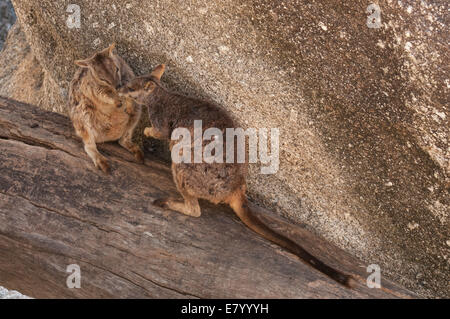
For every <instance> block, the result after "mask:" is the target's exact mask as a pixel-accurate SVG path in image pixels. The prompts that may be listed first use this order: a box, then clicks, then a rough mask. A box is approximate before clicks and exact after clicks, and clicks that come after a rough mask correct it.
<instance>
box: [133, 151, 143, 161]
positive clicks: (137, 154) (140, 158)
mask: <svg viewBox="0 0 450 319" xmlns="http://www.w3.org/2000/svg"><path fill="white" fill-rule="evenodd" d="M134 158H135V159H136V162H138V163H139V164H144V152H142V150H140V149H138V150H137V151H136V152H135V153H134Z"/></svg>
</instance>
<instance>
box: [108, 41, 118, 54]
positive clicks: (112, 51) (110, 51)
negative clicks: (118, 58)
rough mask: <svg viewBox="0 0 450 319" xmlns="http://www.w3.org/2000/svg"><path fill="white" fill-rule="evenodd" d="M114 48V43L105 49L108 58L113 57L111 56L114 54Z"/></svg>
mask: <svg viewBox="0 0 450 319" xmlns="http://www.w3.org/2000/svg"><path fill="white" fill-rule="evenodd" d="M115 48H116V43H115V42H114V43H112V44H111V45H110V46H109V48H108V49H107V50H108V53H109V56H111V57H112V56H113V54H114V49H115Z"/></svg>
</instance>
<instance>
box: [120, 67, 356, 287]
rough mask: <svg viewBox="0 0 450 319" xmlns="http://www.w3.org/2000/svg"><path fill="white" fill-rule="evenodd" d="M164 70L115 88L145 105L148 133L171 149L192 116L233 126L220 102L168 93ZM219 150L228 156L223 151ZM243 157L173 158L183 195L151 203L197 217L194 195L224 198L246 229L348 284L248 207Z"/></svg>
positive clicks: (349, 283)
mask: <svg viewBox="0 0 450 319" xmlns="http://www.w3.org/2000/svg"><path fill="white" fill-rule="evenodd" d="M164 70H165V66H164V65H159V66H158V67H156V68H155V70H154V71H153V72H152V73H150V74H148V75H144V76H140V77H136V78H134V79H132V80H130V81H129V82H128V83H127V84H126V85H125V86H124V87H123V88H121V89H120V90H119V95H120V96H123V97H126V98H133V99H134V100H135V101H136V102H137V103H138V104H141V105H146V106H147V107H148V112H149V118H150V122H151V125H152V127H147V128H146V129H145V131H144V134H145V135H146V136H149V137H153V138H157V139H162V140H169V141H170V149H171V150H172V151H173V148H174V146H175V144H176V142H177V141H174V140H172V133H173V131H174V130H175V129H177V128H186V129H187V130H188V131H189V132H190V133H191V134H193V132H194V121H195V120H202V130H203V132H204V131H205V130H207V129H208V128H217V129H219V130H221V131H222V132H224V131H225V130H226V129H227V128H236V125H235V123H234V121H233V120H232V119H231V117H230V116H229V115H228V113H227V112H225V111H224V110H223V109H221V108H219V107H218V106H216V105H213V104H211V103H208V102H205V101H201V100H197V99H193V98H188V97H186V96H183V95H180V94H174V93H170V92H168V91H167V90H166V89H165V88H164V87H163V86H162V85H161V83H160V78H161V76H162V74H163V73H164ZM203 132H202V133H203ZM224 135H225V134H223V135H222V136H224ZM233 139H234V136H233ZM204 143H205V142H204V141H203V142H202V144H201V146H202V147H205V144H204ZM233 143H234V140H233ZM224 144H225V143H224ZM188 147H190V148H191V150H192V152H191V154H192V153H193V152H194V143H192V142H191V144H190V145H188ZM235 150H236V148H235ZM223 155H224V156H225V155H226V154H225V152H224V154H223ZM235 155H236V154H235ZM247 162H248V161H247V160H246V161H245V162H244V163H235V162H233V163H220V162H212V163H206V162H205V161H202V162H199V163H195V162H194V161H190V162H189V163H184V162H181V163H175V162H174V161H172V174H173V178H174V181H175V184H176V186H177V189H178V190H179V192H180V193H181V195H182V196H183V199H184V200H183V201H179V200H175V199H170V198H163V199H157V200H156V201H155V202H154V204H155V205H158V206H160V207H166V208H169V209H172V210H175V211H178V212H181V213H183V214H186V215H189V216H194V217H199V216H200V215H201V210H200V205H199V203H198V199H200V198H201V199H206V200H209V201H210V202H212V203H215V204H218V203H227V204H229V205H230V206H231V208H232V209H233V210H234V212H235V213H236V215H237V216H238V217H239V218H240V219H241V220H242V222H243V223H244V224H245V225H246V226H248V227H249V228H250V229H252V230H253V231H255V232H256V233H258V234H260V235H261V236H263V237H264V238H266V239H268V240H270V241H272V242H274V243H276V244H278V245H280V246H281V247H283V248H285V249H287V250H288V251H290V252H291V253H293V254H295V255H297V256H298V257H299V258H300V259H301V260H302V261H304V262H306V263H307V264H309V265H311V266H312V267H314V268H315V269H317V270H319V271H321V272H322V273H324V274H326V275H328V276H329V277H330V278H332V279H334V280H335V281H337V282H338V283H340V284H343V285H345V286H347V287H351V286H352V284H353V281H354V280H353V278H352V277H351V276H349V275H346V274H344V273H342V272H340V271H338V270H336V269H333V268H332V267H330V266H328V265H326V264H324V263H323V262H321V261H320V260H318V259H317V258H316V257H314V256H312V255H311V254H309V253H308V252H307V251H306V250H304V249H303V248H302V247H301V246H300V245H298V244H297V243H295V242H294V241H292V240H291V239H289V238H287V237H286V236H283V235H281V234H279V233H277V232H276V231H274V230H272V229H271V228H269V227H268V226H267V225H265V224H264V223H263V222H261V221H260V220H259V219H258V218H257V217H256V215H255V214H254V213H253V212H252V211H251V209H250V208H249V205H248V202H247V197H246V195H245V193H246V174H247V165H248V163H247Z"/></svg>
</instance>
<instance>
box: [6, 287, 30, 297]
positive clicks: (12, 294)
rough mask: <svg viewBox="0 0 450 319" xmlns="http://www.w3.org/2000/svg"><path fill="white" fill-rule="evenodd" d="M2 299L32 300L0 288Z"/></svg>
mask: <svg viewBox="0 0 450 319" xmlns="http://www.w3.org/2000/svg"><path fill="white" fill-rule="evenodd" d="M0 299H30V297H28V296H24V295H22V294H21V293H20V292H18V291H15V290H8V289H6V288H5V287H2V286H0Z"/></svg>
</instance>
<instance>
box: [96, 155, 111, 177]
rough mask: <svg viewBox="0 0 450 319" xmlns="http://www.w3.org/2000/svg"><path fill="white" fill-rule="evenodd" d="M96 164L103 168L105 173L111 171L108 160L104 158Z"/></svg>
mask: <svg viewBox="0 0 450 319" xmlns="http://www.w3.org/2000/svg"><path fill="white" fill-rule="evenodd" d="M95 166H96V167H97V168H98V169H100V170H102V171H103V173H106V174H108V173H109V172H110V168H109V164H108V161H107V160H106V159H104V158H100V159H98V160H97V162H96V165H95Z"/></svg>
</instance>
